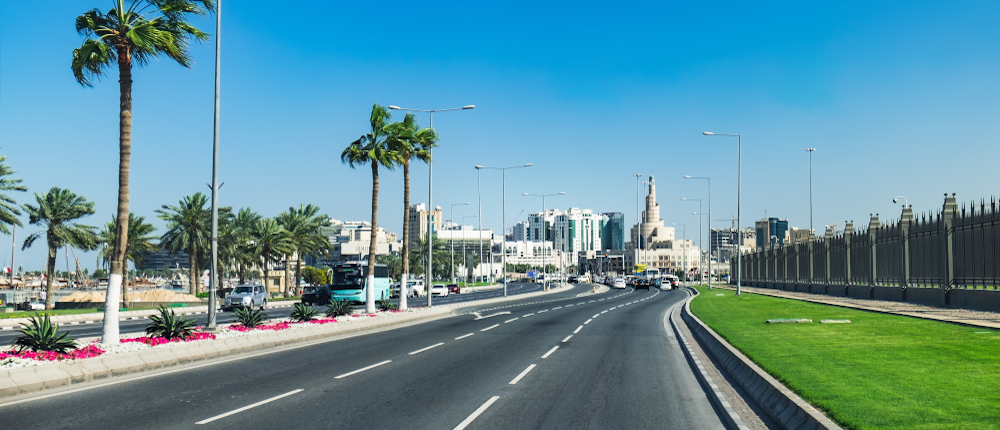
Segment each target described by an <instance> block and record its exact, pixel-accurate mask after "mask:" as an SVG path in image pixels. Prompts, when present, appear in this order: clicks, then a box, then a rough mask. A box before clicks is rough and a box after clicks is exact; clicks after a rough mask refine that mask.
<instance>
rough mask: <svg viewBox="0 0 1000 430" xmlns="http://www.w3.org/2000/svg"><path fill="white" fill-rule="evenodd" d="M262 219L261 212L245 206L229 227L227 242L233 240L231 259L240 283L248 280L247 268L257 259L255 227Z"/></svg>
mask: <svg viewBox="0 0 1000 430" xmlns="http://www.w3.org/2000/svg"><path fill="white" fill-rule="evenodd" d="M260 219H261V217H260V214H258V213H256V212H254V211H253V210H251V209H250V208H243V209H240V211H239V212H237V214H236V216H235V217H233V219H232V222H230V223H229V226H230V228H229V229H227V234H226V236H227V238H228V240H227V242H231V246H232V251H231V252H232V254H231V259H232V261H233V264H234V265H235V266H236V275H237V276H238V277H239V279H240V284H243V283H245V282H246V276H247V270H248V269H249V268H250V267H252V266H253V265H254V263H255V262H256V261H257V255H256V252H254V251H255V246H254V229H255V228H256V226H257V222H259V221H260Z"/></svg>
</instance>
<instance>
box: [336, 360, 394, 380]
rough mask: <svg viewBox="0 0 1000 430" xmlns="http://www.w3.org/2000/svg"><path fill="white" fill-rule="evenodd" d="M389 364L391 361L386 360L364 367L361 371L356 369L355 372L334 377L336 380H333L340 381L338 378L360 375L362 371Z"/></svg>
mask: <svg viewBox="0 0 1000 430" xmlns="http://www.w3.org/2000/svg"><path fill="white" fill-rule="evenodd" d="M391 362H392V360H386V361H383V362H381V363H376V364H373V365H371V366H368V367H365V368H361V369H358V370H355V371H353V372H349V373H345V374H343V375H340V376H338V377H336V378H334V379H340V378H345V377H348V376H351V375H353V374H355V373H361V372H364V371H366V370H369V369H374V368H376V367H379V366H381V365H383V364H388V363H391Z"/></svg>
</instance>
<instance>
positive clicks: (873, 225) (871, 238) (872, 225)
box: [868, 214, 882, 294]
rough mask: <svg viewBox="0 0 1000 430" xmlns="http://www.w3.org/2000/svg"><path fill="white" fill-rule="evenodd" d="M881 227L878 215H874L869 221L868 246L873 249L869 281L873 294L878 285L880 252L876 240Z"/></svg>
mask: <svg viewBox="0 0 1000 430" xmlns="http://www.w3.org/2000/svg"><path fill="white" fill-rule="evenodd" d="M881 226H882V223H881V222H880V221H879V220H878V214H875V215H873V216H872V218H871V219H870V220H869V221H868V246H870V247H871V262H872V263H871V266H872V267H871V275H870V278H869V281H868V285H869V286H871V287H872V294H874V291H875V289H874V288H875V283H876V282H875V281H876V280H877V279H878V271H877V267H878V266H877V265H878V258H876V252H877V251H878V246H876V244H875V240H876V238H877V233H878V229H879V227H881Z"/></svg>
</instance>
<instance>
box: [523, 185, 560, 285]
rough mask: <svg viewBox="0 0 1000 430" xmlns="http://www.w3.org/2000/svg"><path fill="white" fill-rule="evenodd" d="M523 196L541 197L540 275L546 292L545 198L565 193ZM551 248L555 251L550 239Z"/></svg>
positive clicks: (527, 194) (553, 243) (547, 282)
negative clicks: (542, 274)
mask: <svg viewBox="0 0 1000 430" xmlns="http://www.w3.org/2000/svg"><path fill="white" fill-rule="evenodd" d="M524 195H525V196H528V197H541V198H542V273H544V276H543V278H542V289H543V290H545V291H548V290H549V276H548V274H549V273H548V272H549V271H548V270H547V269H546V268H545V233H547V230H548V229H546V228H545V198H546V197H551V196H564V195H566V193H565V192H559V193H552V194H529V193H524ZM552 248H553V250H555V238H552Z"/></svg>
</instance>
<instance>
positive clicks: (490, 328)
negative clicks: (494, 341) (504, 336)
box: [479, 324, 500, 331]
mask: <svg viewBox="0 0 1000 430" xmlns="http://www.w3.org/2000/svg"><path fill="white" fill-rule="evenodd" d="M497 327H500V324H493V325H491V326H489V327H486V328H484V329H482V330H479V331H486V330H492V329H495V328H497Z"/></svg>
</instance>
